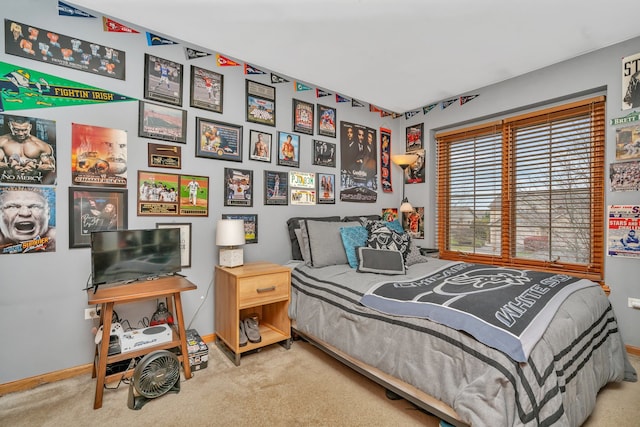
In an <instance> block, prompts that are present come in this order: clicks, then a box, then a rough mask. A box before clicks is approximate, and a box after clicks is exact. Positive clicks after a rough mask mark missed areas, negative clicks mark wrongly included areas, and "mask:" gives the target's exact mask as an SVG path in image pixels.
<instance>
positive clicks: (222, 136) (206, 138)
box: [196, 117, 242, 162]
mask: <svg viewBox="0 0 640 427" xmlns="http://www.w3.org/2000/svg"><path fill="white" fill-rule="evenodd" d="M196 157H206V158H209V159H221V160H231V161H234V162H241V161H242V126H240V125H234V124H231V123H223V122H217V121H214V120H209V119H205V118H203V117H196Z"/></svg>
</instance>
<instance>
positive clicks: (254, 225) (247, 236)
mask: <svg viewBox="0 0 640 427" xmlns="http://www.w3.org/2000/svg"><path fill="white" fill-rule="evenodd" d="M222 219H241V220H243V221H244V242H245V243H258V215H256V214H248V215H236V214H222Z"/></svg>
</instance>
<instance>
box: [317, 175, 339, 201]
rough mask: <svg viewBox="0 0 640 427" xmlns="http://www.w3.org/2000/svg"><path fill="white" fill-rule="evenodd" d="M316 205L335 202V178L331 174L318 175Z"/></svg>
mask: <svg viewBox="0 0 640 427" xmlns="http://www.w3.org/2000/svg"><path fill="white" fill-rule="evenodd" d="M317 181H318V188H317V191H318V192H317V195H318V204H319V205H323V204H334V203H335V202H336V193H335V188H336V176H335V175H334V174H332V173H319V174H318V180H317Z"/></svg>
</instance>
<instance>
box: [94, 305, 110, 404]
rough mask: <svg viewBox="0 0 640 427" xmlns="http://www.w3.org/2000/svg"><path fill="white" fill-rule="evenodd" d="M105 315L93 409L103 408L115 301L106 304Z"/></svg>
mask: <svg viewBox="0 0 640 427" xmlns="http://www.w3.org/2000/svg"><path fill="white" fill-rule="evenodd" d="M103 311H104V313H102V315H103V316H104V317H103V318H102V341H101V342H100V351H99V353H98V367H97V378H96V395H95V399H94V400H93V409H99V408H102V394H103V393H104V377H105V376H106V374H107V356H108V355H109V340H110V339H111V317H112V316H113V303H112V302H108V303H106V304H104V310H103Z"/></svg>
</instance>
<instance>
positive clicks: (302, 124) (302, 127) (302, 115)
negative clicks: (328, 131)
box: [292, 99, 314, 135]
mask: <svg viewBox="0 0 640 427" xmlns="http://www.w3.org/2000/svg"><path fill="white" fill-rule="evenodd" d="M313 111H314V108H313V104H312V103H310V102H305V101H300V100H299V99H294V100H293V129H292V130H293V131H294V132H300V133H305V134H307V135H313Z"/></svg>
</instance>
